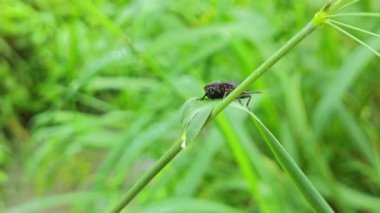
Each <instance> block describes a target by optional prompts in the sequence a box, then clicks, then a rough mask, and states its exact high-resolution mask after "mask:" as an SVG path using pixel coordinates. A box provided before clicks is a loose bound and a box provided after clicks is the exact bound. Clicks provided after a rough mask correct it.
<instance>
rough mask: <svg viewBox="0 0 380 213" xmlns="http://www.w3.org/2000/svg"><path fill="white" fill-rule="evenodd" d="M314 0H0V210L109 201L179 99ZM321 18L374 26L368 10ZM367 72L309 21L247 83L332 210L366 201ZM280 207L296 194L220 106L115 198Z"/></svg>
mask: <svg viewBox="0 0 380 213" xmlns="http://www.w3.org/2000/svg"><path fill="white" fill-rule="evenodd" d="M324 3H325V1H322V0H319V1H311V0H309V1H296V0H286V1H279V0H278V1H266V0H251V1H248V0H240V1H239V0H235V1H233V0H220V1H217V0H212V1H204V0H193V1H184V0H135V1H101V0H96V1H63V0H55V1H53V0H34V1H32V0H30V1H27V0H24V1H22V0H0V8H1V9H0V130H1V131H0V195H1V201H0V211H3V210H8V211H10V212H52V211H54V212H105V211H106V210H108V209H110V208H112V207H113V206H114V205H115V204H116V203H117V202H118V201H119V200H120V199H121V198H122V196H123V195H124V194H125V193H126V191H127V190H128V189H129V188H130V187H131V185H132V184H133V183H134V182H135V181H136V180H137V179H138V178H139V177H141V176H142V175H143V174H144V171H146V170H147V169H148V168H150V167H151V166H152V165H153V164H154V162H155V161H156V160H157V159H158V158H159V157H160V156H161V155H162V154H163V153H164V152H165V151H166V150H167V149H168V148H169V147H170V146H171V144H172V143H173V142H174V141H175V140H177V139H178V138H179V137H180V135H181V134H182V131H183V129H182V126H181V124H180V117H181V114H180V108H181V105H182V104H183V103H184V102H185V101H186V100H187V99H189V98H191V97H201V96H202V95H203V89H202V88H203V86H204V85H205V84H206V83H208V82H212V81H215V80H234V81H237V82H240V81H242V80H243V79H244V78H245V77H246V76H248V75H249V73H251V72H252V71H253V70H254V69H255V68H256V67H258V66H259V65H260V64H261V63H262V62H263V61H264V60H265V59H266V58H268V57H269V56H270V55H271V54H272V53H273V52H274V51H276V50H277V49H278V48H279V47H280V46H281V45H282V44H283V43H285V42H286V41H287V40H288V39H289V38H290V37H291V36H292V35H294V34H295V33H296V32H297V31H298V30H300V29H301V28H302V27H303V26H304V25H305V24H306V23H307V22H308V21H309V20H311V18H312V17H313V14H314V13H315V12H316V11H317V10H318V9H319V8H320V7H322V5H323V4H324ZM345 11H346V12H358V11H365V12H379V11H380V2H379V1H378V0H361V1H360V2H359V3H356V4H354V5H352V6H351V7H349V8H347V9H345ZM337 20H340V21H342V22H345V23H349V24H352V25H354V26H357V27H360V28H364V29H367V30H370V31H372V32H377V33H380V22H379V19H378V18H377V19H376V18H368V17H366V18H363V17H349V18H348V17H346V18H345V17H343V18H339V19H337ZM350 32H352V31H350ZM352 33H353V34H354V35H356V36H358V37H359V38H360V39H362V40H363V41H365V42H366V43H368V44H370V45H371V46H372V47H373V48H374V49H377V50H379V49H380V39H379V38H373V37H369V36H367V35H364V34H361V33H356V32H352ZM379 71H380V60H379V58H377V57H375V56H374V54H373V53H371V52H370V51H368V50H367V49H365V48H364V47H362V46H360V45H358V44H357V42H355V41H353V40H352V39H349V38H347V37H346V36H345V35H342V34H341V33H339V32H338V31H336V30H334V29H332V28H330V27H327V26H325V27H322V28H320V29H317V31H316V32H314V33H313V34H312V35H311V36H309V37H307V38H306V39H305V40H304V41H303V42H302V43H301V44H300V45H299V46H298V47H296V49H294V50H293V51H292V52H291V54H289V55H287V56H286V57H285V58H284V59H283V60H282V61H281V62H280V63H278V64H276V65H275V66H274V67H273V68H272V69H271V71H270V72H269V73H267V74H266V75H264V76H263V77H262V78H260V79H259V80H258V81H256V83H255V84H254V85H252V87H251V88H250V89H252V90H260V91H262V92H263V94H261V95H257V96H254V98H253V101H252V104H251V108H252V110H253V111H254V112H255V113H256V114H257V115H258V116H259V117H260V119H261V120H262V121H263V122H264V123H265V125H267V126H268V127H269V128H270V130H271V131H272V132H273V133H274V134H275V135H276V137H277V138H278V139H279V140H280V142H281V143H282V144H283V145H284V147H285V148H286V150H287V151H288V152H289V153H290V154H291V156H292V157H293V158H294V159H295V160H296V162H297V164H298V165H299V166H300V168H301V169H302V170H303V171H304V172H305V173H306V175H307V176H308V177H309V178H310V180H311V181H312V182H313V184H315V186H316V187H317V188H318V190H319V191H320V192H321V193H322V194H323V195H324V196H325V197H326V199H327V200H328V202H329V203H330V204H331V206H332V207H333V208H334V209H335V210H337V211H338V212H380V205H379V203H380V158H379V154H380V110H379V108H380V86H379V85H380V75H379ZM247 156H248V158H247ZM295 211H296V212H310V211H312V209H311V207H310V205H309V204H308V203H307V202H306V201H305V199H304V198H303V197H302V195H301V194H300V193H299V192H298V190H297V189H296V187H295V186H294V184H293V183H292V182H291V180H290V179H289V177H288V176H287V174H286V173H285V172H284V171H283V170H282V169H281V168H280V167H279V165H278V164H277V163H276V161H275V160H274V157H273V155H272V154H271V153H270V151H269V149H268V148H267V147H266V146H265V143H264V142H263V139H262V138H261V136H260V135H259V133H258V132H257V130H256V129H255V128H254V125H253V124H252V122H251V121H250V119H249V118H248V117H247V115H245V114H244V113H242V112H237V111H236V110H235V111H234V110H232V109H228V110H226V112H225V113H224V114H222V115H220V116H219V118H218V119H217V120H216V121H214V122H212V124H211V125H209V126H207V128H206V129H205V131H203V132H202V134H201V135H200V136H199V137H198V138H197V139H196V140H195V141H194V142H193V143H192V144H191V146H189V147H187V149H186V150H184V151H183V152H182V153H180V155H179V156H177V157H176V158H175V160H174V161H173V162H172V163H171V164H170V165H169V166H168V167H167V168H165V170H163V172H162V173H160V174H159V176H158V177H156V178H155V179H154V180H153V182H152V183H151V184H149V185H148V187H147V188H146V189H145V190H143V191H142V193H140V194H139V195H138V197H137V198H136V199H135V200H134V201H133V202H132V203H131V205H130V206H129V207H128V210H127V211H126V212H295Z"/></svg>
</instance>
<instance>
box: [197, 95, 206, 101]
mask: <svg viewBox="0 0 380 213" xmlns="http://www.w3.org/2000/svg"><path fill="white" fill-rule="evenodd" d="M205 98H206V94H205V95H204V96H203V97H201V98H198V99H197V100H204V99H205Z"/></svg>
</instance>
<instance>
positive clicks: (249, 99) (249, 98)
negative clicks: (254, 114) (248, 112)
mask: <svg viewBox="0 0 380 213" xmlns="http://www.w3.org/2000/svg"><path fill="white" fill-rule="evenodd" d="M251 98H252V97H251V96H248V101H247V108H248V109H249V102H250V101H251Z"/></svg>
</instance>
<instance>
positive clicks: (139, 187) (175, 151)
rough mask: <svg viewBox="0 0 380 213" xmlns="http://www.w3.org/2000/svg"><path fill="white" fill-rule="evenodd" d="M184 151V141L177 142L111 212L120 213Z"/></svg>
mask: <svg viewBox="0 0 380 213" xmlns="http://www.w3.org/2000/svg"><path fill="white" fill-rule="evenodd" d="M182 149H184V146H183V140H182V139H181V140H178V141H176V142H175V143H174V144H173V145H172V146H171V147H170V149H169V150H168V151H167V152H166V153H165V154H164V155H163V156H162V157H161V158H160V159H159V160H158V161H157V163H156V164H155V165H154V166H153V167H152V168H150V169H149V170H148V172H147V173H146V174H145V175H144V176H143V177H141V179H140V180H139V181H137V182H136V183H135V185H134V186H133V187H132V188H131V189H130V190H129V191H128V193H127V194H126V195H125V197H124V199H123V200H122V201H121V202H120V203H119V204H118V205H117V206H116V207H115V208H114V209H113V210H112V211H111V212H112V213H117V212H120V211H121V210H122V209H123V208H124V207H125V206H126V205H128V203H129V202H131V200H132V199H133V198H134V197H136V195H137V194H138V193H139V192H140V191H141V190H142V189H143V188H144V187H145V186H146V185H147V184H148V183H149V182H150V181H151V180H152V179H153V178H154V177H155V176H156V175H157V174H158V173H159V172H160V171H161V170H162V169H163V168H164V167H165V166H166V165H167V164H168V163H169V162H170V161H171V160H172V159H173V158H174V157H175V156H177V154H178V153H179V152H180V151H181V150H182Z"/></svg>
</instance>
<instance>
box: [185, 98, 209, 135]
mask: <svg viewBox="0 0 380 213" xmlns="http://www.w3.org/2000/svg"><path fill="white" fill-rule="evenodd" d="M205 102H206V101H200V100H197V98H191V99H189V100H188V101H186V103H185V104H184V105H183V106H182V109H181V115H182V119H181V123H182V125H183V126H184V128H185V131H184V135H185V139H186V142H189V141H191V140H192V139H194V138H195V137H196V136H197V135H198V134H199V132H200V131H201V130H202V128H203V126H204V125H205V124H206V122H207V120H208V118H209V117H210V115H211V112H212V110H213V109H214V107H215V103H216V102H215V101H213V102H210V103H205Z"/></svg>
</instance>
